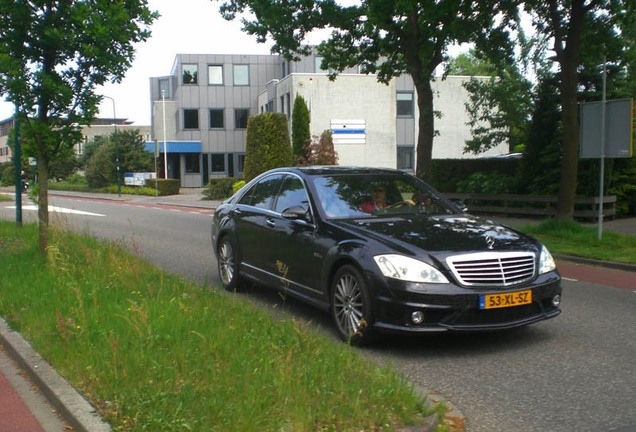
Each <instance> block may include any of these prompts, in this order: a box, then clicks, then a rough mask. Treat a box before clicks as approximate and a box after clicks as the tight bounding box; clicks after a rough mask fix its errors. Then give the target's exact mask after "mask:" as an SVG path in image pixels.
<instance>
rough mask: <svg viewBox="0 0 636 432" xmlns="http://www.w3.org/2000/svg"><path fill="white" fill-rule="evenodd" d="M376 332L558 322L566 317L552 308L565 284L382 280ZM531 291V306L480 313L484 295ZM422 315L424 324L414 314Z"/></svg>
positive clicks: (545, 278)
mask: <svg viewBox="0 0 636 432" xmlns="http://www.w3.org/2000/svg"><path fill="white" fill-rule="evenodd" d="M374 283H375V284H376V285H375V286H376V288H378V289H376V290H375V293H376V295H375V302H374V305H375V307H374V316H375V323H374V327H375V328H376V329H378V331H381V332H385V333H426V332H443V331H484V330H499V329H508V328H514V327H520V326H525V325H528V324H532V323H535V322H538V321H542V320H545V319H549V318H554V317H556V316H557V315H559V314H560V313H561V309H560V307H559V306H558V305H557V306H555V305H554V304H553V299H554V297H555V296H557V295H558V296H560V295H561V292H562V290H561V279H560V277H559V276H558V274H557V273H556V272H551V273H547V274H545V275H541V276H540V277H538V278H537V279H536V280H534V281H533V282H532V283H530V284H524V285H520V286H515V287H510V288H497V289H492V288H490V289H488V288H479V289H478V288H466V287H461V286H458V285H454V284H443V285H437V286H433V285H427V286H425V287H423V286H421V285H420V284H405V283H402V282H399V281H387V280H386V279H385V280H382V279H381V278H377V279H376V280H374ZM521 290H531V291H532V303H530V304H526V305H521V306H511V307H503V308H497V309H480V308H479V300H480V296H481V295H482V294H497V293H509V292H515V291H521ZM418 311H419V312H421V319H422V321H421V322H420V323H418V324H416V323H414V321H413V319H412V315H413V313H414V312H418Z"/></svg>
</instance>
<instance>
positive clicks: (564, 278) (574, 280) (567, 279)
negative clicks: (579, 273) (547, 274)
mask: <svg viewBox="0 0 636 432" xmlns="http://www.w3.org/2000/svg"><path fill="white" fill-rule="evenodd" d="M561 279H563V280H566V281H569V282H578V281H579V280H578V279H572V278H569V277H563V276H561Z"/></svg>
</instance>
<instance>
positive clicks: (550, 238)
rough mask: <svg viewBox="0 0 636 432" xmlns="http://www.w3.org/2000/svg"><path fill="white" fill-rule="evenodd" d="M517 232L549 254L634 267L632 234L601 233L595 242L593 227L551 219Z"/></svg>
mask: <svg viewBox="0 0 636 432" xmlns="http://www.w3.org/2000/svg"><path fill="white" fill-rule="evenodd" d="M520 230H521V231H523V232H526V233H528V234H530V235H532V236H534V237H536V238H537V239H539V240H540V241H541V242H543V243H544V244H545V245H546V246H547V247H548V249H549V250H550V252H552V253H556V254H564V255H573V256H579V257H586V258H593V259H599V260H607V261H614V262H623V263H630V264H636V236H633V235H626V234H619V233H615V232H610V231H604V232H603V235H602V238H601V240H598V232H597V228H596V227H592V226H583V225H581V224H579V223H578V222H575V221H573V220H570V221H563V222H561V221H556V220H553V219H546V220H544V221H542V222H540V223H539V224H537V225H527V226H523V227H521V228H520Z"/></svg>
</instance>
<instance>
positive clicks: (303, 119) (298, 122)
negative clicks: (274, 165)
mask: <svg viewBox="0 0 636 432" xmlns="http://www.w3.org/2000/svg"><path fill="white" fill-rule="evenodd" d="M309 122H310V119H309V109H308V108H307V103H306V102H305V98H303V97H302V96H301V95H296V99H295V100H294V110H293V111H292V147H293V150H294V156H295V157H299V156H303V155H304V154H305V153H306V152H307V145H308V143H309V140H310V138H311V132H310V131H309Z"/></svg>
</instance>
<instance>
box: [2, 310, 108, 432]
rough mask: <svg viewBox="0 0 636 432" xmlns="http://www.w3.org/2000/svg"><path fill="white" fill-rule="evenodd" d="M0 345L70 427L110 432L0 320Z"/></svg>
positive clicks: (85, 403) (63, 380) (69, 388)
mask: <svg viewBox="0 0 636 432" xmlns="http://www.w3.org/2000/svg"><path fill="white" fill-rule="evenodd" d="M0 344H2V345H3V346H4V347H5V349H6V350H7V352H8V353H9V355H10V356H11V357H12V358H13V360H15V361H16V363H18V365H19V366H20V368H22V369H23V370H24V371H25V372H26V373H27V374H28V375H29V377H30V378H31V380H32V381H33V382H34V383H35V385H37V387H38V388H39V389H40V391H41V392H42V394H43V395H44V396H45V397H46V398H47V399H48V401H49V402H50V403H51V405H53V407H54V408H55V409H57V410H58V412H60V413H61V414H62V416H63V417H64V419H65V420H66V421H68V422H69V423H70V424H71V425H72V426H73V428H74V429H75V430H76V431H78V432H112V429H111V427H110V425H109V424H108V423H106V422H105V421H104V420H103V419H102V418H101V417H100V416H99V415H98V414H97V410H96V409H95V407H93V406H92V405H91V404H90V403H89V402H88V401H87V400H86V399H85V398H84V397H83V396H82V395H81V394H80V393H79V392H78V391H77V390H76V389H75V388H74V387H73V386H71V385H70V384H69V383H68V382H67V381H66V380H65V379H64V378H62V377H61V376H60V375H59V374H58V373H57V371H56V370H55V369H53V367H52V366H51V365H49V364H48V363H47V362H46V361H44V359H42V357H41V356H40V355H39V354H38V353H37V352H36V351H35V350H34V349H33V347H31V344H29V342H27V341H26V340H25V339H24V338H23V337H22V336H21V335H20V334H19V333H18V332H16V331H13V330H11V329H10V328H9V326H8V324H7V322H6V321H5V320H4V318H2V317H0Z"/></svg>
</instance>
